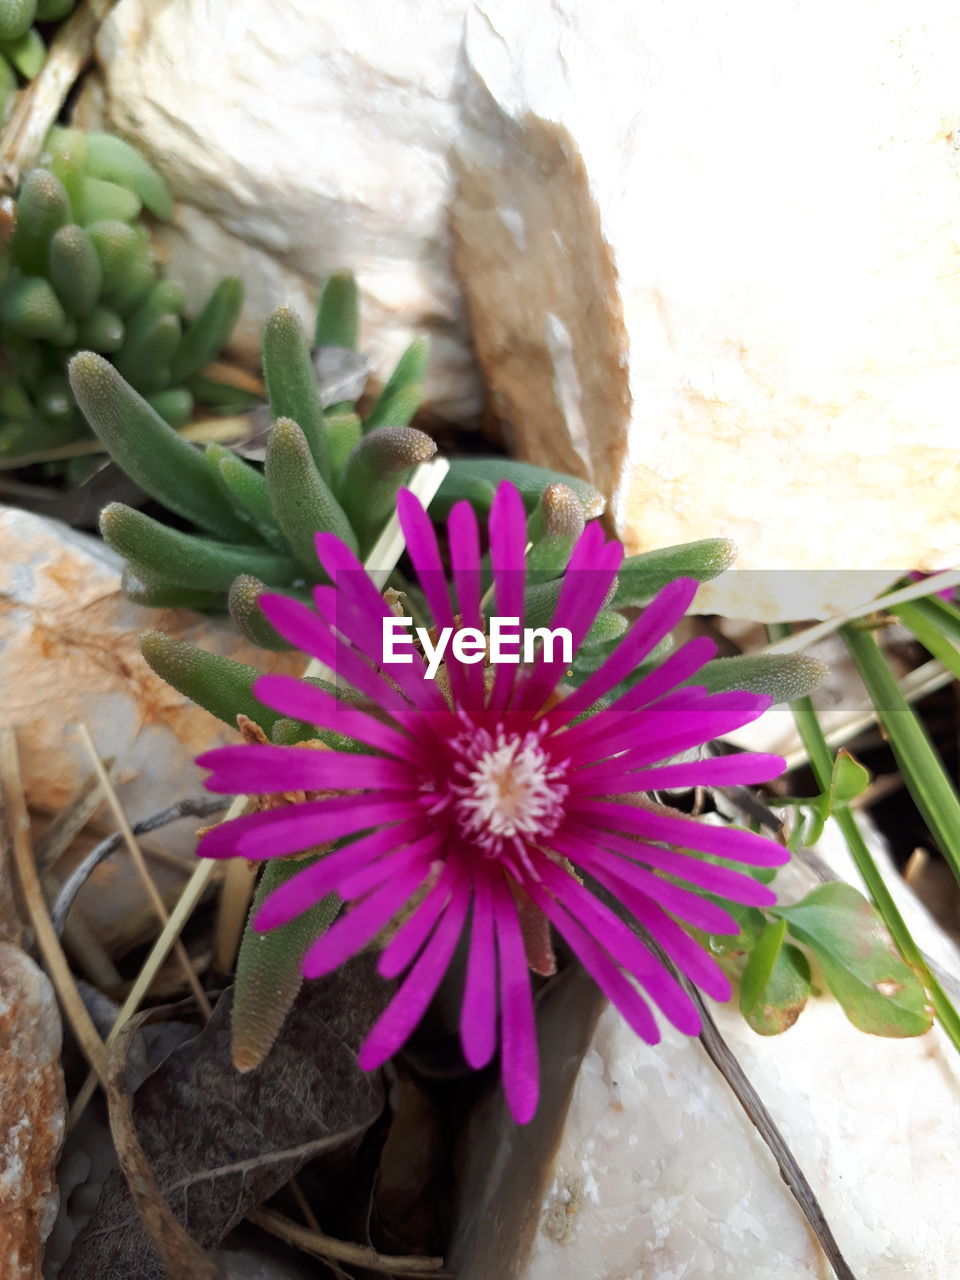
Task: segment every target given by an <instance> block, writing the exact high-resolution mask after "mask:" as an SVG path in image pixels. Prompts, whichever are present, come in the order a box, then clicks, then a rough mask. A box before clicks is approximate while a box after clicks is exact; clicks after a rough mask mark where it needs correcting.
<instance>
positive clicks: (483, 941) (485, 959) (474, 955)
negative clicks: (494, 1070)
mask: <svg viewBox="0 0 960 1280" xmlns="http://www.w3.org/2000/svg"><path fill="white" fill-rule="evenodd" d="M473 891H474V893H473V918H472V920H471V924H470V950H469V953H468V955H467V976H466V981H465V983H464V989H463V1004H462V1006H461V1010H460V1042H461V1044H462V1045H463V1056H464V1057H465V1058H466V1060H467V1062H468V1064H469V1065H470V1066H471V1067H473V1068H474V1070H478V1069H479V1068H480V1067H485V1066H486V1065H487V1063H488V1062H489V1061H490V1060H491V1058H492V1057H493V1055H494V1053H496V1050H497V996H496V989H497V955H496V947H495V939H494V931H493V893H492V891H491V888H490V882H489V879H488V878H487V876H486V875H485V874H482V873H481V874H480V875H478V876H477V877H476V879H475V880H474V885H473Z"/></svg>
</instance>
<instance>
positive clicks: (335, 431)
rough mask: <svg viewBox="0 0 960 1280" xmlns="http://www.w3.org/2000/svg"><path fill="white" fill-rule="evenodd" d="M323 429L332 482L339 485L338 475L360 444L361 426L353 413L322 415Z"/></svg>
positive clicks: (328, 413)
mask: <svg viewBox="0 0 960 1280" xmlns="http://www.w3.org/2000/svg"><path fill="white" fill-rule="evenodd" d="M324 429H325V431H326V434H327V452H328V453H329V455H330V469H331V471H332V472H333V477H334V481H335V483H336V484H337V485H339V477H340V473H341V472H342V471H343V468H344V464H345V463H346V461H347V458H349V456H350V454H351V453H352V452H353V450H354V449H355V448H356V447H357V445H358V444H359V443H360V439H361V437H362V435H363V425H362V423H361V422H360V418H359V417H358V416H357V414H355V413H330V412H327V413H326V414H324Z"/></svg>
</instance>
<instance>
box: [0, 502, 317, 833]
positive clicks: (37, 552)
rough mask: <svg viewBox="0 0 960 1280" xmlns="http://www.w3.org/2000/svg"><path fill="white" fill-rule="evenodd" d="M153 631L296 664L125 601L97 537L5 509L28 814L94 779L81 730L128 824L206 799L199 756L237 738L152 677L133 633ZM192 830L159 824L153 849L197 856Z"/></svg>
mask: <svg viewBox="0 0 960 1280" xmlns="http://www.w3.org/2000/svg"><path fill="white" fill-rule="evenodd" d="M151 627H153V628H156V629H157V630H159V631H163V632H165V633H167V634H169V635H173V636H176V637H177V638H179V639H183V640H188V641H190V642H191V643H193V644H197V645H200V646H201V647H203V648H206V649H210V650H212V651H214V652H216V653H221V654H223V655H224V656H225V657H230V658H234V659H235V660H236V661H238V662H247V663H250V664H251V665H253V666H258V665H259V666H260V667H261V668H262V669H264V670H266V669H270V670H275V669H281V670H291V669H295V670H298V669H299V668H301V667H302V665H303V659H302V657H300V655H299V654H298V655H291V656H290V657H287V656H286V655H276V654H268V653H266V652H264V651H263V650H258V649H254V648H253V646H251V645H249V644H246V643H245V642H244V641H243V640H241V639H240V638H239V637H238V636H237V634H236V632H235V631H234V629H233V627H232V626H231V625H230V623H229V622H222V621H218V620H215V619H211V618H205V617H201V616H200V615H198V614H195V613H189V612H186V611H183V610H172V609H141V608H140V607H139V606H138V605H134V604H131V603H130V602H129V601H128V600H127V599H126V598H125V596H124V595H123V593H122V592H121V590H120V561H119V560H118V558H117V557H116V556H115V555H114V554H113V553H112V552H111V551H110V550H109V549H108V548H107V547H105V546H104V544H103V543H102V542H100V541H99V540H98V539H96V538H91V537H88V536H86V535H85V534H82V533H77V532H75V531H74V530H72V529H69V528H67V527H66V526H65V525H62V524H60V523H59V522H58V521H55V520H47V519H44V518H43V517H41V516H35V515H30V514H28V513H26V512H24V511H16V510H13V509H10V508H5V507H0V706H2V707H3V719H4V722H5V723H6V724H9V725H12V726H13V728H14V729H15V730H16V733H17V741H18V745H19V749H20V757H21V763H22V768H23V776H24V784H25V787H26V792H27V800H28V802H29V803H30V804H31V806H33V807H34V808H37V809H41V810H46V811H56V810H58V809H60V808H62V807H63V806H64V805H66V804H68V803H69V802H70V801H71V800H72V799H73V797H74V796H75V794H76V792H77V791H78V789H79V787H80V786H81V784H82V783H83V782H84V781H85V780H86V778H87V777H89V775H90V772H91V766H90V761H89V757H88V756H87V754H86V752H85V751H84V748H83V744H82V742H81V741H80V739H79V738H78V736H77V733H76V726H77V725H78V724H85V725H86V726H87V727H88V729H89V730H90V732H91V734H92V735H93V739H94V742H95V743H96V745H97V749H98V750H99V752H100V754H101V756H103V757H104V758H107V757H109V756H113V757H114V758H115V759H116V762H117V765H116V768H117V772H118V774H119V775H120V776H122V777H125V778H126V779H127V781H126V782H124V784H123V785H122V786H121V787H120V789H119V792H120V796H121V799H122V800H123V803H124V806H125V808H126V811H127V813H128V815H129V816H130V818H131V819H132V820H136V819H139V818H142V817H146V816H147V815H148V814H151V813H155V812H157V811H158V810H160V809H164V808H166V807H167V805H169V804H172V803H173V802H174V801H175V800H179V799H182V798H183V797H184V796H191V795H202V794H203V787H202V773H201V770H200V769H198V768H197V766H196V765H195V764H194V757H195V756H196V755H197V754H198V753H199V752H201V751H204V750H206V749H207V748H209V747H213V746H216V745H218V744H219V743H221V742H228V741H237V740H238V738H237V734H236V733H231V731H230V730H229V729H228V728H227V726H226V725H224V724H221V723H220V721H218V720H215V719H214V717H213V716H211V715H209V714H208V713H207V712H205V711H201V710H200V708H199V707H196V706H194V705H193V704H192V703H190V702H188V701H187V700H186V699H185V698H183V697H181V695H180V694H178V693H176V692H175V691H174V690H173V689H171V688H170V686H169V685H167V684H165V683H164V682H163V681H162V680H161V679H160V678H159V676H156V675H154V673H153V672H152V671H151V670H150V668H149V667H148V666H147V664H146V662H144V660H143V658H142V657H141V655H140V649H139V636H140V633H141V632H143V631H145V630H147V629H148V628H151ZM196 827H197V823H196V821H187V822H180V823H177V824H175V825H174V826H172V827H165V828H162V829H161V830H160V831H157V832H156V833H154V835H152V836H151V843H154V844H156V845H159V846H160V847H163V848H166V849H168V850H170V851H176V852H184V853H192V851H193V849H194V847H195V841H194V839H193V833H194V831H195V830H196Z"/></svg>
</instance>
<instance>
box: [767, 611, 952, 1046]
mask: <svg viewBox="0 0 960 1280" xmlns="http://www.w3.org/2000/svg"><path fill="white" fill-rule="evenodd" d="M788 634H789V628H788V627H786V626H783V625H782V624H777V625H775V626H771V627H770V635H771V639H773V640H779V639H781V638H782V637H784V636H786V635H788ZM870 643H873V641H870ZM881 661H882V658H881ZM884 665H886V664H884ZM888 675H889V672H888ZM891 680H892V677H891ZM898 693H899V691H898ZM790 709H791V711H792V712H793V716H794V720H795V721H796V725H797V732H798V733H799V734H800V737H801V739H802V741H803V745H804V747H805V748H806V752H807V757H808V759H809V761H810V767H811V769H812V771H813V776H814V778H815V779H816V781H817V786H818V787H819V788H820V790H821V791H822V792H824V793H825V794H826V792H827V791H828V790H829V788H830V781H831V778H832V776H833V764H834V756H833V752H832V751H831V750H830V748H829V747H828V746H827V740H826V738H825V737H824V736H823V730H822V729H821V727H820V721H819V719H818V718H817V713H816V710H815V709H814V706H813V703H812V702H811V701H810V699H809V698H797V699H796V701H794V702H792V703H791V704H790ZM833 818H834V821H835V822H836V824H837V826H838V827H839V828H840V833H841V835H842V836H843V838H844V840H845V841H846V844H847V848H848V849H849V850H850V856H851V858H852V859H853V862H854V865H855V866H856V868H857V870H858V871H859V873H860V877H861V879H862V880H863V883H864V885H865V887H866V889H867V892H868V893H869V894H870V897H871V898H872V900H873V904H874V906H875V907H876V908H877V910H878V911H879V912H880V915H881V916H882V917H883V922H884V924H885V925H886V926H887V929H888V930H889V932H890V936H891V937H892V938H893V940H894V942H895V943H896V945H897V949H898V950H899V952H900V954H901V955H902V956H903V958H904V960H905V961H906V962H907V964H909V965H910V966H911V967H912V968H913V969H915V970H916V972H917V973H919V974H920V976H921V978H922V979H923V982H924V985H925V986H926V988H927V991H928V992H929V993H930V1001H931V1003H932V1005H933V1008H934V1012H935V1013H936V1015H937V1020H938V1022H939V1023H940V1025H941V1027H943V1030H944V1032H945V1033H946V1035H947V1036H948V1037H949V1039H950V1041H951V1042H952V1044H953V1046H954V1048H955V1049H956V1050H957V1051H958V1052H960V1013H958V1012H957V1010H956V1009H955V1008H954V1006H953V1004H952V1003H951V1001H950V998H949V996H948V995H947V993H946V992H945V991H944V989H943V987H942V986H941V985H940V983H939V982H938V981H937V979H936V978H935V977H934V975H933V974H932V973H931V971H930V966H929V965H928V964H927V962H926V960H925V959H924V956H923V953H922V952H921V950H920V948H919V947H918V946H917V943H916V942H915V941H914V937H913V934H912V933H911V932H910V929H909V927H908V925H907V922H906V921H905V920H904V918H903V916H902V914H901V912H900V908H899V907H898V906H897V903H896V901H895V899H894V897H893V894H892V893H891V892H890V890H889V888H888V887H887V882H886V881H885V880H884V878H883V874H882V873H881V871H880V868H879V867H878V866H877V864H876V862H875V861H874V858H873V855H872V854H871V852H870V850H869V848H868V847H867V842H866V841H865V840H864V838H863V835H862V833H861V831H860V828H859V827H858V826H857V823H856V819H855V818H854V816H853V813H852V812H851V810H850V809H849V808H847V807H846V806H844V805H838V806H837V808H836V809H835V811H834V813H833Z"/></svg>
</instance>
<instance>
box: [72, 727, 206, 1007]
mask: <svg viewBox="0 0 960 1280" xmlns="http://www.w3.org/2000/svg"><path fill="white" fill-rule="evenodd" d="M78 731H79V734H80V738H81V740H82V742H83V745H84V747H85V748H86V750H87V753H88V755H89V756H90V762H91V764H92V765H93V767H94V769H95V770H96V774H97V777H98V778H99V780H100V786H101V787H102V788H103V792H104V794H105V796H106V797H107V803H108V804H109V805H110V808H111V810H112V812H113V816H114V818H115V819H116V821H117V825H118V826H119V828H120V832H121V834H122V836H123V839H124V843H125V844H126V846H127V848H128V849H129V851H130V856H131V858H133V864H134V866H135V867H136V869H137V873H138V874H139V876H140V880H141V881H142V883H143V887H144V889H145V890H146V894H147V897H148V898H149V899H150V904H151V906H152V907H153V909H154V911H155V912H156V915H157V919H158V920H159V921H160V927H161V928H163V926H164V925H165V924H167V922H168V921H169V919H170V913H169V912H168V911H167V907H166V904H165V903H164V901H163V898H162V897H161V896H160V891H159V889H158V888H157V886H156V884H155V883H154V880H153V876H151V874H150V869H149V867H148V866H147V861H146V859H145V858H144V856H143V850H142V849H141V848H140V845H139V844H138V843H137V838H136V836H135V835H134V834H133V829H132V828H131V826H130V822H129V820H128V819H127V815H126V814H125V813H124V810H123V805H122V804H121V803H120V797H119V796H118V795H117V793H116V790H115V789H114V786H113V783H112V782H111V781H110V777H109V775H108V773H107V770H106V768H105V766H104V763H103V761H102V760H101V758H100V753H99V752H98V751H97V748H96V744H95V743H94V741H93V737H92V736H91V734H90V730H89V729H88V728H87V726H86V725H85V724H81V725H79V726H78ZM173 954H174V956H175V957H176V960H177V963H178V964H179V966H180V969H181V971H182V973H183V976H184V977H185V978H186V980H187V986H188V987H189V988H190V990H191V991H192V992H193V995H194V999H195V1000H196V1002H197V1004H198V1005H199V1007H200V1010H201V1012H202V1013H203V1015H204V1017H205V1018H209V1017H210V1014H211V1013H212V1012H213V1009H212V1007H211V1005H210V1001H209V1000H208V999H207V993H206V992H205V991H204V989H203V987H202V986H201V985H200V979H199V978H198V977H197V975H196V972H195V971H194V968H193V964H192V963H191V960H190V957H189V956H188V955H187V949H186V947H185V946H184V945H183V943H182V942H181V941H180V940H179V938H178V939H177V941H176V942H175V943H174V946H173Z"/></svg>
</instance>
